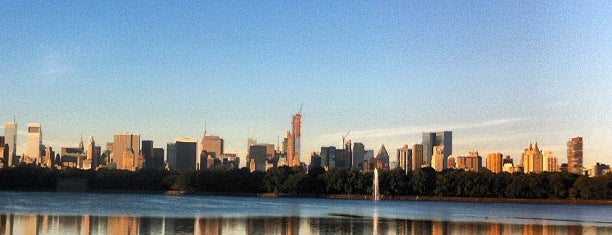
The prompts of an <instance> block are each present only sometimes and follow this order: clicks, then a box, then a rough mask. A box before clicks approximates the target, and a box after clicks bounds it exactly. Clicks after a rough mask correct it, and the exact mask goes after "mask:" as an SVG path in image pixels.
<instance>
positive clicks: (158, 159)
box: [150, 148, 164, 169]
mask: <svg viewBox="0 0 612 235" xmlns="http://www.w3.org/2000/svg"><path fill="white" fill-rule="evenodd" d="M162 166H164V149H163V148H153V160H152V161H151V165H150V167H151V168H154V169H162Z"/></svg>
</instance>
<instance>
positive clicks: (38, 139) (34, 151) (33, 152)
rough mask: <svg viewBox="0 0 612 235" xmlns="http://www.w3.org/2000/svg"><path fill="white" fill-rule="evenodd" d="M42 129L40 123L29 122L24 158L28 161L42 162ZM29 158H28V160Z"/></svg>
mask: <svg viewBox="0 0 612 235" xmlns="http://www.w3.org/2000/svg"><path fill="white" fill-rule="evenodd" d="M41 152H43V148H42V130H41V126H40V123H28V136H27V142H26V152H25V156H24V160H25V161H26V162H28V163H30V162H31V163H35V164H39V163H41V158H42V156H41ZM26 159H28V160H26Z"/></svg>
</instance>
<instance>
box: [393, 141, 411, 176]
mask: <svg viewBox="0 0 612 235" xmlns="http://www.w3.org/2000/svg"><path fill="white" fill-rule="evenodd" d="M397 159H398V161H399V167H400V168H402V169H404V172H405V173H406V174H408V171H411V170H412V149H411V148H410V147H408V145H407V144H406V145H404V146H402V147H401V148H400V149H398V150H397Z"/></svg>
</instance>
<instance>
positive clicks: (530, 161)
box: [521, 142, 544, 173]
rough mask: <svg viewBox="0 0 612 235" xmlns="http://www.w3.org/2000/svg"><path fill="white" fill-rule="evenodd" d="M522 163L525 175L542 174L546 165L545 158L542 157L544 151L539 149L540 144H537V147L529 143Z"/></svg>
mask: <svg viewBox="0 0 612 235" xmlns="http://www.w3.org/2000/svg"><path fill="white" fill-rule="evenodd" d="M521 163H522V165H523V171H524V172H525V173H541V172H542V170H543V169H544V168H543V165H544V157H543V156H542V151H541V150H540V148H539V147H538V143H537V142H536V143H535V146H534V145H532V144H531V143H529V147H527V148H526V149H525V150H524V151H523V156H522V158H521Z"/></svg>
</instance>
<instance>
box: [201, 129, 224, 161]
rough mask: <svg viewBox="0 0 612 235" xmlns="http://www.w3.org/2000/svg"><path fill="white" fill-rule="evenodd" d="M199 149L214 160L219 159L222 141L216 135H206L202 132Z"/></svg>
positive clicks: (221, 151) (221, 152)
mask: <svg viewBox="0 0 612 235" xmlns="http://www.w3.org/2000/svg"><path fill="white" fill-rule="evenodd" d="M200 145H201V146H200V147H201V150H200V152H202V151H206V153H208V155H212V156H214V157H215V158H217V157H220V156H221V155H222V154H223V153H224V152H223V139H222V138H220V137H219V136H216V135H206V132H204V137H202V141H201V142H200Z"/></svg>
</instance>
